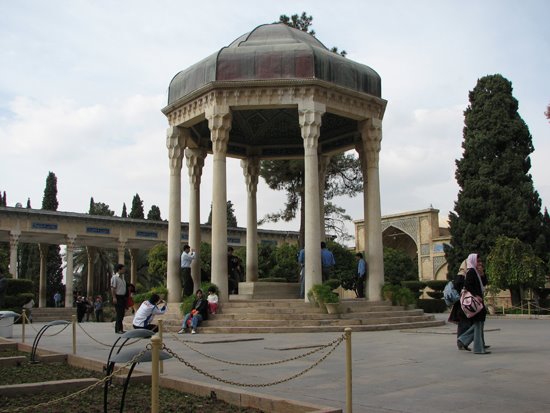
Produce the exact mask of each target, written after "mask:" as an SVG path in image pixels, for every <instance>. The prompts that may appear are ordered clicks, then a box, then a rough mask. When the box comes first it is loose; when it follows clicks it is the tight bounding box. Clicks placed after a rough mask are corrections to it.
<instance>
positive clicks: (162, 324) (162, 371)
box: [159, 320, 164, 374]
mask: <svg viewBox="0 0 550 413" xmlns="http://www.w3.org/2000/svg"><path fill="white" fill-rule="evenodd" d="M163 330H164V320H159V338H160V344H161V347H162V343H164V341H163V339H162V332H163ZM159 367H160V374H164V362H163V361H162V360H160V361H159Z"/></svg>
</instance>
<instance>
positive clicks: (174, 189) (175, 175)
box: [166, 127, 189, 303]
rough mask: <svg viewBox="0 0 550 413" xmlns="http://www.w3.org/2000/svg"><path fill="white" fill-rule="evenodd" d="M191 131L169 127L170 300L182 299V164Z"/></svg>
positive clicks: (167, 137) (167, 141) (168, 280)
mask: <svg viewBox="0 0 550 413" xmlns="http://www.w3.org/2000/svg"><path fill="white" fill-rule="evenodd" d="M188 134H189V131H188V130H186V129H182V128H178V127H170V128H168V131H167V135H166V146H167V148H168V159H169V165H170V195H169V200H168V262H167V273H168V274H167V281H166V286H167V288H168V302H171V303H177V302H180V301H181V279H180V247H181V166H182V162H183V153H184V150H185V145H186V143H187V136H188Z"/></svg>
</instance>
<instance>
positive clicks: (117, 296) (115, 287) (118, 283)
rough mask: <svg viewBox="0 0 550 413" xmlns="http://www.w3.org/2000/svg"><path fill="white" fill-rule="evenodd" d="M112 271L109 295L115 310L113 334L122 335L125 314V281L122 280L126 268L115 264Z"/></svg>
mask: <svg viewBox="0 0 550 413" xmlns="http://www.w3.org/2000/svg"><path fill="white" fill-rule="evenodd" d="M114 270H115V273H114V274H113V276H112V277H111V294H112V298H113V304H114V305H115V310H116V321H115V333H116V334H123V333H124V327H123V325H122V322H123V320H124V313H125V312H126V281H125V280H124V274H125V273H126V267H125V266H124V264H116V265H115V268H114Z"/></svg>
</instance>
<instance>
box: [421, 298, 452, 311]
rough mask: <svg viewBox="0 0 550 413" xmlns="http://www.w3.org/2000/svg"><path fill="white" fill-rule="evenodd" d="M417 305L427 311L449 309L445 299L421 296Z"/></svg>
mask: <svg viewBox="0 0 550 413" xmlns="http://www.w3.org/2000/svg"><path fill="white" fill-rule="evenodd" d="M416 306H417V307H418V308H421V309H422V310H424V312H425V313H444V312H445V310H447V305H446V304H445V301H443V300H435V299H431V298H421V299H419V300H418V301H417V303H416Z"/></svg>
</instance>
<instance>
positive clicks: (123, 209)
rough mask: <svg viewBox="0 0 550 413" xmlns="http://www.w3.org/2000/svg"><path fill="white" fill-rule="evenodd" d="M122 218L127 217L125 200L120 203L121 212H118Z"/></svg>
mask: <svg viewBox="0 0 550 413" xmlns="http://www.w3.org/2000/svg"><path fill="white" fill-rule="evenodd" d="M120 216H121V217H122V218H128V211H127V210H126V202H124V203H123V204H122V214H120Z"/></svg>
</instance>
